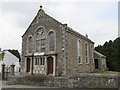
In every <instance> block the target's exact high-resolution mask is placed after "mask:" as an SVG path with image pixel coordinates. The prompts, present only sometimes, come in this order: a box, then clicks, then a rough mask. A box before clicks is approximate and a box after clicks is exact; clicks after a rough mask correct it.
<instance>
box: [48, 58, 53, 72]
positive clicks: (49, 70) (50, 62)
mask: <svg viewBox="0 0 120 90" xmlns="http://www.w3.org/2000/svg"><path fill="white" fill-rule="evenodd" d="M47 66H48V73H47V74H53V58H52V57H48V58H47Z"/></svg>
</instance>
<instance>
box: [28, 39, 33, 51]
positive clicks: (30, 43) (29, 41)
mask: <svg viewBox="0 0 120 90" xmlns="http://www.w3.org/2000/svg"><path fill="white" fill-rule="evenodd" d="M32 48H33V39H32V37H29V38H28V52H29V53H32Z"/></svg>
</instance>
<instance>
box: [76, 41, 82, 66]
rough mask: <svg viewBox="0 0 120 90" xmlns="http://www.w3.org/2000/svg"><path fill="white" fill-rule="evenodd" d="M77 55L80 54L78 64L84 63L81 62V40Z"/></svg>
mask: <svg viewBox="0 0 120 90" xmlns="http://www.w3.org/2000/svg"><path fill="white" fill-rule="evenodd" d="M77 51H78V52H77V53H78V63H80V64H81V63H82V61H81V52H80V51H81V41H80V40H78V44H77Z"/></svg>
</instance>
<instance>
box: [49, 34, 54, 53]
mask: <svg viewBox="0 0 120 90" xmlns="http://www.w3.org/2000/svg"><path fill="white" fill-rule="evenodd" d="M48 44H49V47H48V48H49V51H54V49H55V35H54V32H50V33H49V35H48Z"/></svg>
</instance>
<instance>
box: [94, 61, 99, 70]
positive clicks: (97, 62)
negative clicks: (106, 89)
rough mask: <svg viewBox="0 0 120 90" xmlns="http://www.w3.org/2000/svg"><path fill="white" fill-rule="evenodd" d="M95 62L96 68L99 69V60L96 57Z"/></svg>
mask: <svg viewBox="0 0 120 90" xmlns="http://www.w3.org/2000/svg"><path fill="white" fill-rule="evenodd" d="M94 62H95V69H99V60H98V59H94Z"/></svg>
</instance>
